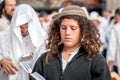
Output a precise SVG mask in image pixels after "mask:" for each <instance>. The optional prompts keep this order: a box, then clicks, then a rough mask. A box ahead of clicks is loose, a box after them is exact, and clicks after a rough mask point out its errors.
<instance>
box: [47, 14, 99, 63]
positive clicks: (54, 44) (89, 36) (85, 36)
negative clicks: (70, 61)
mask: <svg viewBox="0 0 120 80" xmlns="http://www.w3.org/2000/svg"><path fill="white" fill-rule="evenodd" d="M63 19H73V20H75V21H77V22H78V25H79V27H80V30H81V31H80V32H81V33H80V34H81V40H80V44H81V46H82V47H83V48H84V49H85V50H86V52H87V55H88V56H87V58H88V59H91V58H92V57H93V56H94V55H95V54H97V53H98V52H99V49H100V46H101V41H100V34H99V32H98V29H97V28H96V26H95V25H94V24H93V23H92V21H90V20H88V19H87V18H86V17H83V16H78V15H66V16H62V17H60V18H56V19H55V20H54V21H53V24H52V25H51V30H50V32H49V38H48V41H49V42H48V44H47V46H46V48H47V49H50V51H49V52H48V53H47V56H46V62H48V59H49V58H51V57H52V56H53V55H55V54H57V53H58V47H59V46H60V45H61V44H62V43H61V37H60V24H61V22H62V21H63Z"/></svg>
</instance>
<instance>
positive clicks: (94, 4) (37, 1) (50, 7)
mask: <svg viewBox="0 0 120 80" xmlns="http://www.w3.org/2000/svg"><path fill="white" fill-rule="evenodd" d="M17 1H18V3H27V4H30V5H31V6H32V7H33V8H35V9H36V10H37V11H41V10H42V11H43V10H44V11H46V12H48V13H51V12H52V11H57V10H58V9H59V8H61V7H64V6H66V5H69V4H77V5H80V6H86V8H87V9H88V11H89V12H91V11H97V12H98V13H99V14H101V13H102V11H104V10H110V11H112V10H114V9H116V8H118V7H120V6H119V4H120V0H17Z"/></svg>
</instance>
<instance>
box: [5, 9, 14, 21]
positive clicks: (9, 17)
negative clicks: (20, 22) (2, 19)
mask: <svg viewBox="0 0 120 80" xmlns="http://www.w3.org/2000/svg"><path fill="white" fill-rule="evenodd" d="M11 11H14V10H11ZM4 14H5V16H6V17H7V19H8V20H9V21H11V19H12V15H10V14H7V12H6V11H5V13H4Z"/></svg>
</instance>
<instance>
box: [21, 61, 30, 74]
mask: <svg viewBox="0 0 120 80" xmlns="http://www.w3.org/2000/svg"><path fill="white" fill-rule="evenodd" d="M19 64H20V66H21V67H22V68H23V69H24V70H25V71H26V72H27V73H31V72H32V69H31V68H30V66H29V64H28V63H27V62H20V63H19Z"/></svg>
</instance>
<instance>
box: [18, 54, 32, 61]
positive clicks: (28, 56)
mask: <svg viewBox="0 0 120 80" xmlns="http://www.w3.org/2000/svg"><path fill="white" fill-rule="evenodd" d="M30 59H32V56H30V54H26V55H23V56H22V57H20V59H19V62H22V61H29V60H30Z"/></svg>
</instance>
